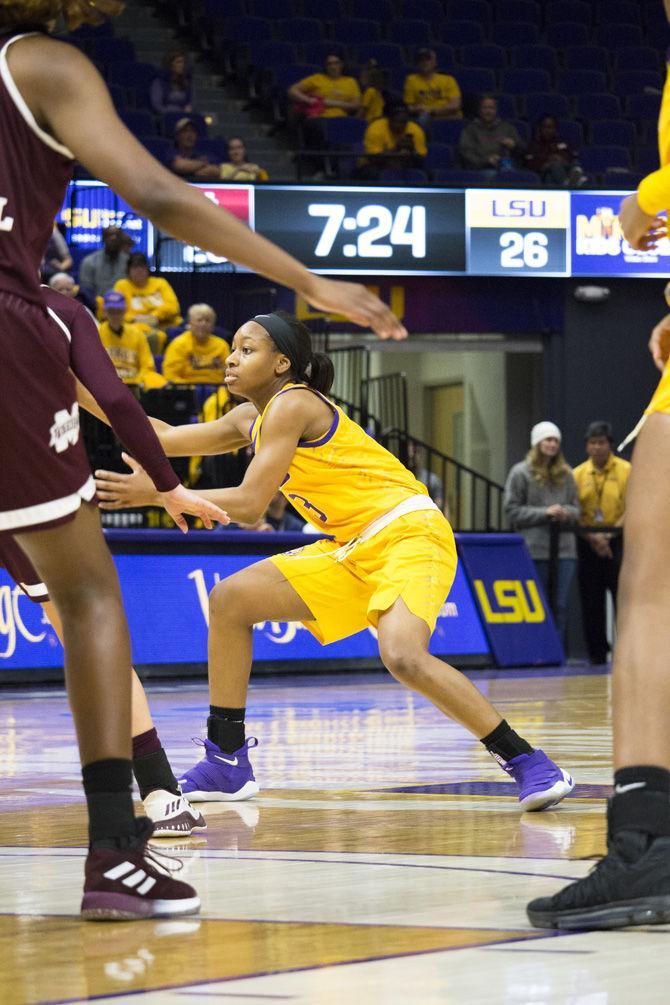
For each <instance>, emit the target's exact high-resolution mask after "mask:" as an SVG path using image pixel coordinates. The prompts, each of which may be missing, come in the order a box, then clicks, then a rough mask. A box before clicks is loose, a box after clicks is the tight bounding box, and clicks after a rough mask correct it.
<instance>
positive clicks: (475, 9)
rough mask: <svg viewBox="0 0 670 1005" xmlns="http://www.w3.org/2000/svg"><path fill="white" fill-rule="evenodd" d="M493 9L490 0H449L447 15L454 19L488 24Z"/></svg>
mask: <svg viewBox="0 0 670 1005" xmlns="http://www.w3.org/2000/svg"><path fill="white" fill-rule="evenodd" d="M491 11H492V7H491V4H490V3H489V2H488V0H449V2H448V3H447V16H448V18H449V19H450V20H452V21H478V22H479V23H480V24H486V23H488V22H489V21H490V20H491Z"/></svg>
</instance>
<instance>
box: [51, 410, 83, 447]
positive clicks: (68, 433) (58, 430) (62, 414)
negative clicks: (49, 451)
mask: <svg viewBox="0 0 670 1005" xmlns="http://www.w3.org/2000/svg"><path fill="white" fill-rule="evenodd" d="M49 432H50V433H51V439H50V440H49V446H50V447H53V448H54V450H55V451H56V453H57V454H62V453H63V451H64V450H67V448H68V447H73V446H74V445H75V443H76V442H77V440H78V439H79V405H78V404H77V402H76V401H75V403H74V405H73V406H72V411H71V412H68V410H67V408H61V409H59V410H58V411H57V412H56V414H55V415H54V421H53V426H52V427H51V429H50V430H49Z"/></svg>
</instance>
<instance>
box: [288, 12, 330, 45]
mask: <svg viewBox="0 0 670 1005" xmlns="http://www.w3.org/2000/svg"><path fill="white" fill-rule="evenodd" d="M278 28H279V34H280V36H281V38H282V39H284V41H286V42H293V43H294V45H307V43H309V42H320V41H321V39H322V38H323V35H324V31H323V22H322V21H317V19H316V18H315V17H294V18H291V20H290V21H281V22H280V23H279V25H278Z"/></svg>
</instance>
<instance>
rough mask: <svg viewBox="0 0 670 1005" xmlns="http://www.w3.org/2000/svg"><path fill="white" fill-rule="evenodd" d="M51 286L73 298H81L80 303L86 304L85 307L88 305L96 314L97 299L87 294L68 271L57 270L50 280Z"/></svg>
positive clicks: (57, 291)
mask: <svg viewBox="0 0 670 1005" xmlns="http://www.w3.org/2000/svg"><path fill="white" fill-rule="evenodd" d="M49 287H50V288H51V289H52V290H55V291H56V293H62V294H63V296H65V297H72V299H73V300H79V302H80V303H82V304H84V306H85V307H88V309H89V311H90V312H91V313H92V314H94V315H95V313H96V303H95V299H94V298H91V297H88V296H86V294H85V293H84V292H83V291H82V290H81V288H80V287H79V286H78V285H77V283H75V281H74V279H73V278H72V276H71V275H70V274H69V273H68V272H55V273H54V274H53V276H52V277H51V279H50V280H49Z"/></svg>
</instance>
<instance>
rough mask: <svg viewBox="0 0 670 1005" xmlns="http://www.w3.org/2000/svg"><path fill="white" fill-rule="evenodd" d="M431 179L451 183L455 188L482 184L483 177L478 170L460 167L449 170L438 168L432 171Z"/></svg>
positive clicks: (449, 184)
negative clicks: (466, 169)
mask: <svg viewBox="0 0 670 1005" xmlns="http://www.w3.org/2000/svg"><path fill="white" fill-rule="evenodd" d="M433 179H434V181H439V182H442V183H443V184H444V185H447V186H452V185H453V186H454V187H455V188H469V187H471V186H473V185H483V184H484V179H483V178H482V176H481V174H480V172H479V171H463V170H460V169H458V170H455V171H451V170H448V169H445V168H438V169H437V170H436V171H435V172H434V173H433Z"/></svg>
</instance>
